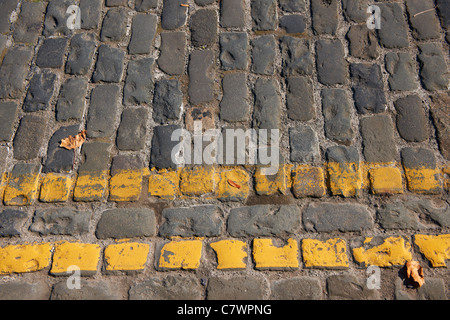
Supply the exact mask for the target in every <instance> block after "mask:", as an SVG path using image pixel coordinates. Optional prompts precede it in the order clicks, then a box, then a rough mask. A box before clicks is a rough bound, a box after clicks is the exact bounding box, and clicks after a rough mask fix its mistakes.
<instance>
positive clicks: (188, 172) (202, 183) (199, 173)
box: [180, 166, 216, 196]
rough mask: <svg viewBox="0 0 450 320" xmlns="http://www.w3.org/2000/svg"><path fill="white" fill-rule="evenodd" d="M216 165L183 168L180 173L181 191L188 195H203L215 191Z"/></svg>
mask: <svg viewBox="0 0 450 320" xmlns="http://www.w3.org/2000/svg"><path fill="white" fill-rule="evenodd" d="M215 186H216V175H215V167H213V166H198V167H193V168H183V169H182V170H181V173H180V191H181V193H183V194H184V195H186V196H201V195H204V194H208V193H212V192H214V189H215Z"/></svg>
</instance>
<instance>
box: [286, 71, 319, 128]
mask: <svg viewBox="0 0 450 320" xmlns="http://www.w3.org/2000/svg"><path fill="white" fill-rule="evenodd" d="M286 107H287V111H288V117H289V119H291V120H300V121H309V120H312V119H314V118H315V117H316V111H315V108H314V96H313V83H312V80H310V79H308V78H307V77H289V78H287V79H286Z"/></svg>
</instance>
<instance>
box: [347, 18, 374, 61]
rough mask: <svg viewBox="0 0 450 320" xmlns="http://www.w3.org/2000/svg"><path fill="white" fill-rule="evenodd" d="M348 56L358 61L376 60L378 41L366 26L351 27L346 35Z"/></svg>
mask: <svg viewBox="0 0 450 320" xmlns="http://www.w3.org/2000/svg"><path fill="white" fill-rule="evenodd" d="M347 39H348V41H349V50H350V55H352V56H353V57H356V58H360V59H377V58H378V56H379V52H378V47H379V46H378V39H377V36H376V33H375V31H373V30H370V29H369V28H367V26H366V25H353V26H351V27H350V28H349V31H348V33H347Z"/></svg>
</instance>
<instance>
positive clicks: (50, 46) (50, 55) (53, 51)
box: [36, 38, 68, 68]
mask: <svg viewBox="0 0 450 320" xmlns="http://www.w3.org/2000/svg"><path fill="white" fill-rule="evenodd" d="M67 42H68V41H67V39H65V38H51V39H46V40H45V41H44V43H43V44H42V46H41V47H40V48H39V52H38V54H37V58H36V65H37V66H39V67H41V68H61V67H62V65H63V60H64V51H65V50H66V47H67Z"/></svg>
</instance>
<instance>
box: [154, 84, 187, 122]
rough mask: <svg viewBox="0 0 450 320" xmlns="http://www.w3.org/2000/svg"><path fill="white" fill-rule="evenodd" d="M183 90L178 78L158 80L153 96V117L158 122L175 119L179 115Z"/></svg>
mask: <svg viewBox="0 0 450 320" xmlns="http://www.w3.org/2000/svg"><path fill="white" fill-rule="evenodd" d="M182 103H183V92H181V85H180V82H179V81H178V80H160V81H158V82H157V83H156V85H155V93H154V96H153V119H154V120H155V122H158V123H161V124H162V123H165V122H167V121H168V120H170V119H172V120H176V119H179V118H180V116H181V105H182Z"/></svg>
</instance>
